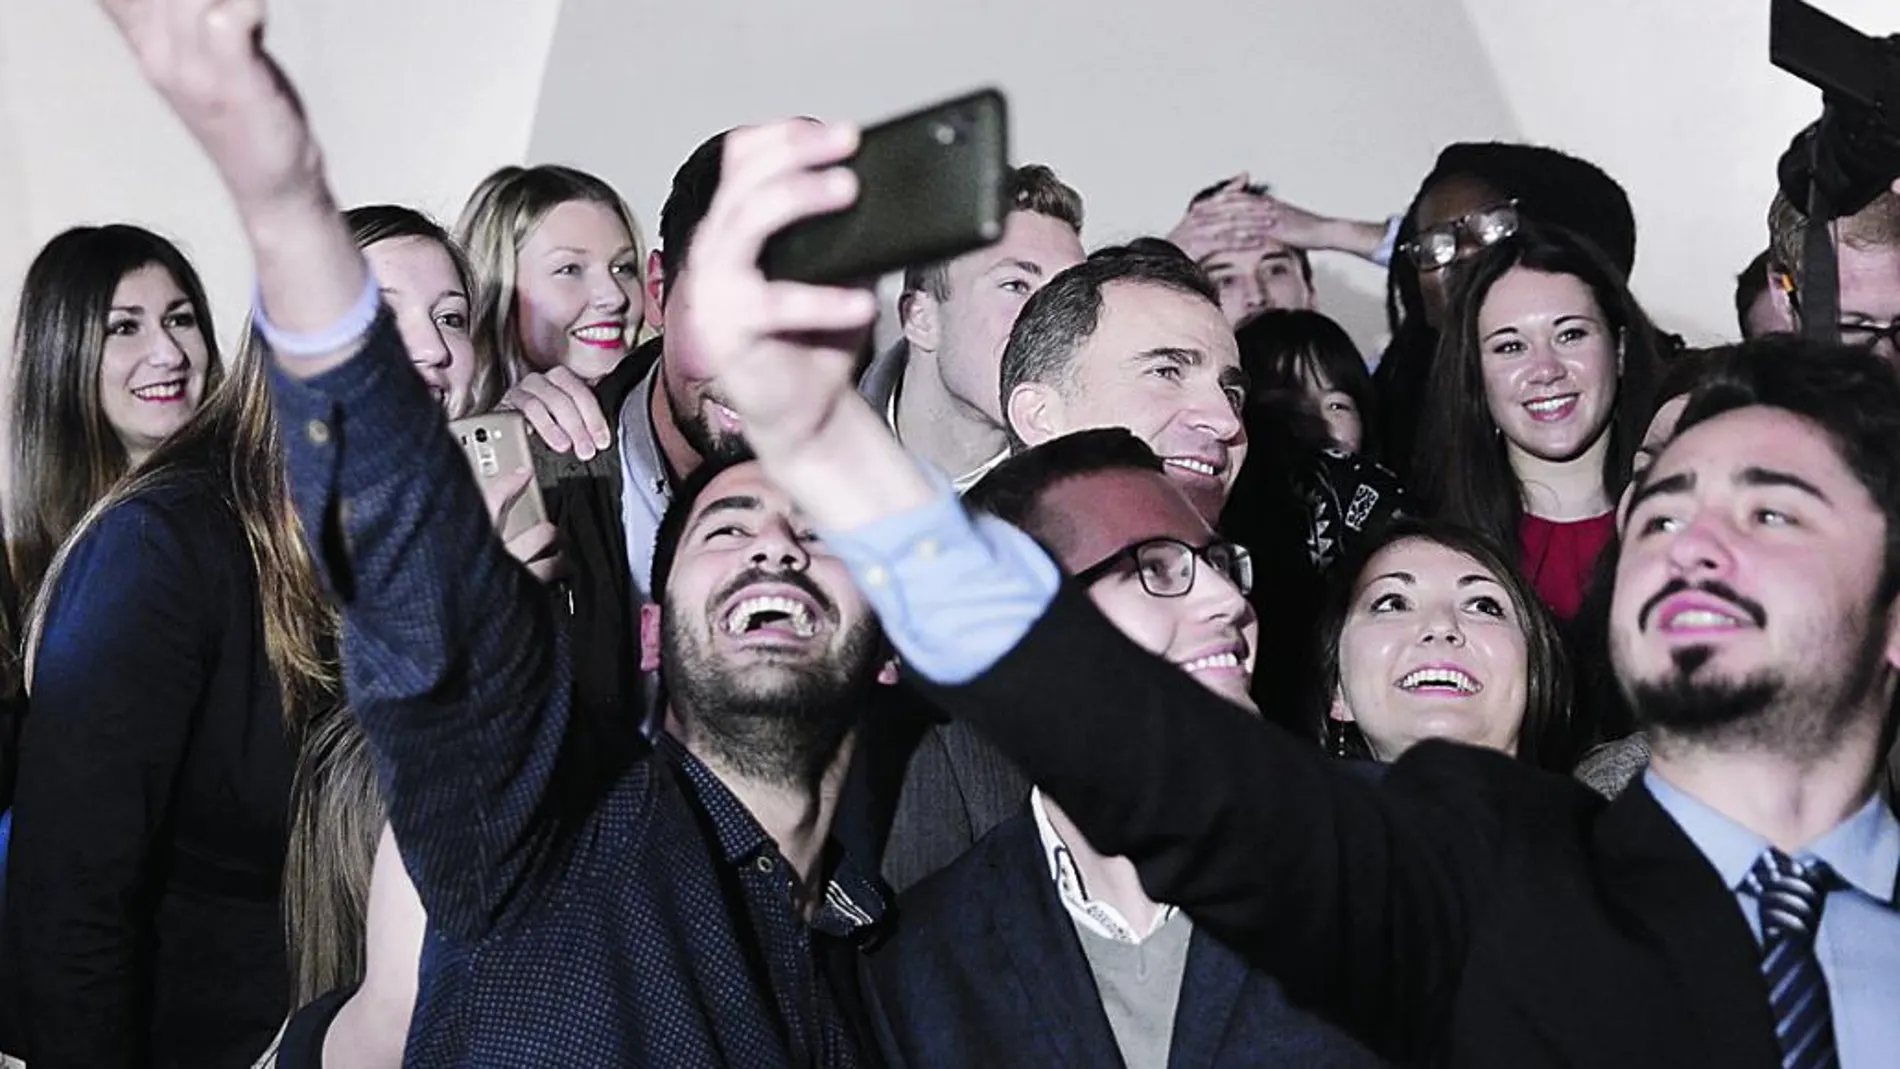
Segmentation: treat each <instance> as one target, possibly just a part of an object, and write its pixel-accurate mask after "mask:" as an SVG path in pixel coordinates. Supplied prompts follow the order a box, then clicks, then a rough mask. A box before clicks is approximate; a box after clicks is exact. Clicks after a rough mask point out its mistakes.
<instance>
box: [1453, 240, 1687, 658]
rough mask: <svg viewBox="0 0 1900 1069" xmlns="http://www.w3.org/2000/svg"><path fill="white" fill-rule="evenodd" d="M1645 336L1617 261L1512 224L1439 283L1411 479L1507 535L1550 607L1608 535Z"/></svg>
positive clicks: (1624, 470) (1642, 404)
mask: <svg viewBox="0 0 1900 1069" xmlns="http://www.w3.org/2000/svg"><path fill="white" fill-rule="evenodd" d="M1658 337H1659V336H1658V334H1657V332H1656V329H1655V328H1654V327H1653V326H1651V325H1650V322H1649V318H1648V316H1646V315H1644V314H1643V310H1642V308H1641V307H1640V306H1639V305H1638V304H1637V303H1636V299H1635V298H1634V297H1632V296H1631V295H1630V292H1629V286H1628V284H1627V283H1626V282H1625V280H1624V278H1623V276H1622V274H1621V272H1619V271H1618V270H1617V269H1616V268H1615V267H1614V266H1612V265H1611V264H1610V262H1609V261H1608V260H1607V259H1606V258H1605V257H1604V256H1603V254H1602V253H1601V252H1600V251H1598V250H1597V249H1596V248H1595V247H1594V246H1592V245H1591V244H1590V243H1589V242H1588V240H1587V239H1584V238H1582V237H1579V236H1577V235H1575V234H1573V233H1570V232H1568V231H1564V230H1557V229H1538V228H1532V227H1526V228H1525V229H1523V230H1522V231H1520V232H1519V233H1518V234H1516V235H1515V236H1513V237H1511V238H1508V239H1506V240H1504V241H1502V242H1499V243H1498V244H1496V245H1493V246H1491V247H1490V248H1487V249H1485V250H1484V251H1483V252H1481V253H1479V254H1478V255H1477V256H1475V257H1473V258H1472V259H1471V260H1470V261H1469V263H1468V265H1466V266H1465V267H1463V268H1461V269H1460V271H1459V275H1458V277H1457V278H1456V279H1454V281H1453V292H1452V317H1451V320H1450V321H1449V322H1448V323H1447V324H1446V330H1445V333H1444V338H1443V342H1442V348H1441V349H1440V352H1439V358H1438V360H1437V362H1436V365H1435V367H1434V369H1433V376H1432V380H1431V383H1430V386H1429V388H1428V390H1427V393H1426V404H1425V415H1424V424H1423V432H1422V433H1421V435H1420V437H1419V442H1420V443H1421V445H1424V446H1425V450H1424V452H1425V455H1421V456H1420V457H1419V458H1418V462H1417V463H1418V482H1419V490H1420V491H1421V494H1422V496H1423V498H1424V500H1425V501H1426V502H1428V503H1429V504H1430V506H1431V507H1432V508H1433V509H1434V510H1435V511H1436V512H1437V514H1438V515H1441V516H1443V517H1445V518H1447V519H1451V520H1455V521H1457V522H1459V523H1462V524H1465V525H1467V526H1470V527H1474V528H1476V529H1478V530H1479V531H1482V532H1483V533H1485V534H1487V535H1489V536H1490V537H1491V538H1493V539H1494V540H1496V541H1497V542H1499V543H1500V544H1503V545H1510V546H1516V547H1517V548H1518V551H1519V553H1520V554H1521V555H1520V557H1519V559H1518V565H1519V567H1520V569H1521V570H1522V571H1523V572H1524V574H1525V576H1527V577H1528V578H1529V579H1530V580H1531V583H1532V585H1533V586H1535V587H1536V589H1537V592H1538V594H1539V595H1540V596H1541V597H1542V598H1543V599H1544V601H1545V603H1547V604H1548V605H1549V606H1550V607H1551V609H1552V610H1553V611H1554V612H1555V613H1556V614H1557V615H1558V616H1559V617H1560V618H1562V619H1565V620H1568V619H1570V618H1571V617H1573V616H1575V615H1576V613H1577V609H1578V606H1579V605H1580V604H1581V603H1582V601H1583V593H1584V590H1585V588H1586V587H1587V586H1588V585H1589V580H1590V576H1591V572H1592V566H1593V565H1594V564H1595V562H1596V558H1597V555H1598V553H1600V552H1601V551H1602V549H1603V547H1604V546H1606V545H1608V544H1609V542H1610V540H1611V538H1612V537H1613V535H1614V534H1615V526H1616V517H1615V505H1616V500H1617V497H1618V496H1619V495H1620V494H1621V493H1622V492H1623V486H1624V484H1625V483H1627V482H1628V481H1629V473H1630V458H1631V456H1632V455H1633V454H1634V452H1635V451H1636V448H1637V446H1638V445H1640V444H1641V442H1642V438H1643V430H1644V424H1645V422H1646V421H1647V419H1648V417H1649V413H1650V401H1649V398H1650V394H1651V392H1652V390H1653V389H1654V384H1655V381H1656V377H1657V374H1658V365H1659V363H1660V359H1659V355H1658V348H1659V341H1658ZM1427 443H1429V445H1426V444H1427Z"/></svg>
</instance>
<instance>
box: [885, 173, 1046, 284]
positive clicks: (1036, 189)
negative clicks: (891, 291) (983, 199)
mask: <svg viewBox="0 0 1900 1069" xmlns="http://www.w3.org/2000/svg"><path fill="white" fill-rule="evenodd" d="M1003 201H1004V203H1006V204H1008V205H1009V210H1010V211H1011V212H1031V213H1033V214H1035V215H1046V216H1048V217H1049V218H1051V219H1054V220H1056V221H1057V222H1061V223H1067V224H1068V225H1069V229H1071V230H1073V231H1075V233H1076V236H1077V237H1080V236H1081V234H1082V194H1080V193H1077V192H1076V191H1075V189H1074V188H1073V187H1072V186H1070V185H1069V184H1068V183H1066V182H1064V181H1063V180H1062V179H1060V178H1057V177H1056V172H1055V171H1054V169H1052V168H1050V167H1049V166H1048V165H1046V164H1041V163H1025V164H1023V165H1022V166H1021V167H1016V168H1012V169H1011V170H1010V172H1009V174H1008V175H1006V176H1005V177H1004V178H1003ZM949 266H950V263H949V261H948V260H938V261H937V262H935V263H929V264H922V265H919V266H915V267H911V268H909V269H907V270H906V271H905V272H904V293H906V294H910V293H917V292H923V293H928V294H930V295H931V296H932V297H935V298H936V299H938V300H940V301H942V300H947V299H949V297H950V274H949Z"/></svg>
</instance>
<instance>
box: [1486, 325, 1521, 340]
mask: <svg viewBox="0 0 1900 1069" xmlns="http://www.w3.org/2000/svg"><path fill="white" fill-rule="evenodd" d="M1516 333H1518V330H1517V328H1516V327H1514V326H1505V327H1499V328H1498V329H1496V330H1494V331H1492V332H1491V333H1489V334H1486V335H1485V336H1484V340H1485V341H1490V340H1491V339H1492V338H1495V337H1497V336H1498V335H1500V334H1516Z"/></svg>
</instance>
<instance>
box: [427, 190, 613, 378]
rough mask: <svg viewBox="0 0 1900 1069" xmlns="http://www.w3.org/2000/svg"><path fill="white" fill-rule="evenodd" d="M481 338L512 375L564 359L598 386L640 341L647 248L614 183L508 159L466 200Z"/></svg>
mask: <svg viewBox="0 0 1900 1069" xmlns="http://www.w3.org/2000/svg"><path fill="white" fill-rule="evenodd" d="M455 231H456V239H457V241H459V242H460V244H461V246H462V248H463V249H464V250H465V251H466V252H467V254H468V257H469V260H470V263H471V265H472V266H473V268H474V272H475V279H474V281H475V289H476V292H475V295H474V303H475V323H474V330H475V343H476V346H477V347H478V348H485V349H487V350H488V351H489V352H492V353H494V354H495V356H496V358H497V359H498V360H499V361H500V363H501V366H502V368H503V370H504V371H505V372H506V374H507V376H508V379H509V381H510V382H515V381H518V380H520V379H521V378H522V377H523V376H525V375H528V374H530V373H533V372H542V373H551V372H553V371H554V370H555V369H557V368H564V369H566V370H567V371H569V372H571V373H573V375H575V376H576V377H578V378H579V379H580V380H581V381H583V382H585V383H587V384H589V385H592V384H593V383H596V382H598V381H600V380H601V379H602V378H604V377H606V375H607V373H608V372H610V371H612V370H613V369H614V368H616V367H618V366H619V365H620V362H621V361H622V360H624V359H626V357H627V354H628V353H630V352H632V351H633V347H634V345H635V344H636V343H637V342H638V341H639V335H640V332H641V328H642V325H643V316H644V313H645V310H646V293H645V285H646V270H645V258H646V250H645V247H644V245H643V243H642V242H641V240H640V229H639V226H638V224H637V223H636V222H635V221H634V218H633V213H632V212H631V211H629V210H628V209H627V205H626V202H624V201H622V200H621V199H620V195H619V194H618V193H615V192H614V190H613V187H612V186H609V185H608V184H607V183H605V182H603V181H601V180H600V179H598V178H595V177H594V176H593V175H590V174H587V173H585V172H583V171H577V170H575V169H573V168H571V167H562V166H559V165H556V164H542V165H540V166H537V167H503V168H502V169H500V170H498V171H496V172H495V173H493V174H491V175H489V176H488V177H487V178H485V179H483V180H482V183H481V184H480V185H479V186H476V187H475V192H474V194H473V195H471V196H470V197H469V200H468V204H467V205H466V206H464V207H463V209H462V218H461V220H460V222H458V223H457V224H456V227H455Z"/></svg>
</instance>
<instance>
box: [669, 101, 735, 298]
mask: <svg viewBox="0 0 1900 1069" xmlns="http://www.w3.org/2000/svg"><path fill="white" fill-rule="evenodd" d="M731 132H732V131H731V130H721V131H720V132H719V133H716V134H714V135H712V136H711V137H709V138H707V139H706V140H704V141H702V142H700V145H699V147H698V148H696V149H694V150H693V154H692V155H690V156H688V157H686V162H685V163H682V164H680V169H679V170H677V171H674V172H673V187H672V188H671V189H670V190H668V191H667V194H666V203H664V204H662V205H661V206H660V270H661V271H662V272H663V273H664V274H665V276H666V277H665V278H663V279H661V280H660V303H661V304H665V303H666V298H667V294H669V293H671V292H673V285H674V283H675V282H676V281H677V280H678V279H679V273H680V270H681V269H682V268H683V267H685V266H686V254H687V252H689V251H690V250H691V249H692V246H693V235H694V234H695V233H697V232H698V230H699V224H700V223H701V222H702V221H704V220H705V218H706V212H707V210H708V209H710V208H711V207H712V199H713V194H714V193H717V192H718V191H719V173H720V170H721V167H722V165H723V163H724V159H725V152H726V135H727V134H730V133H731Z"/></svg>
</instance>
